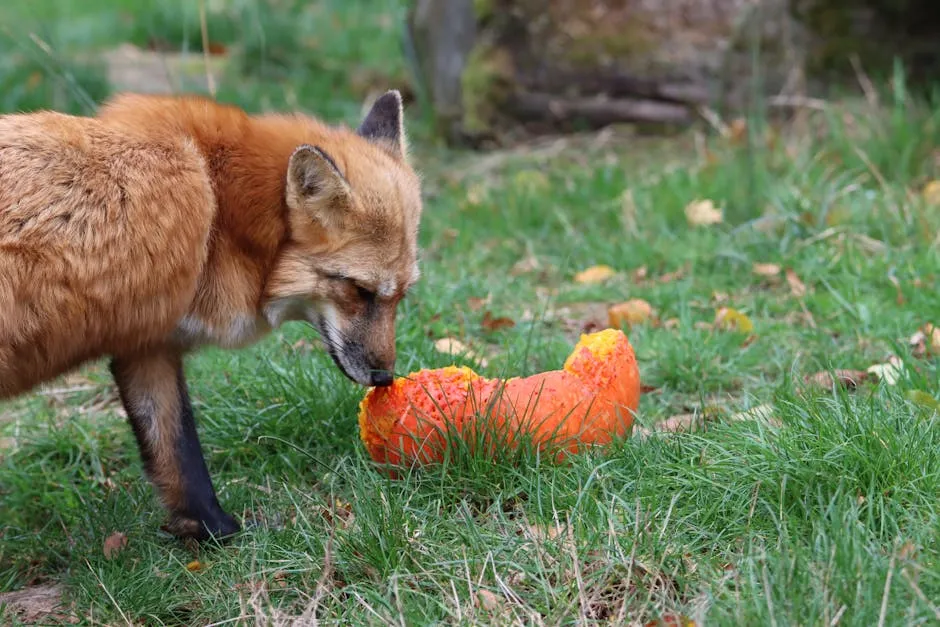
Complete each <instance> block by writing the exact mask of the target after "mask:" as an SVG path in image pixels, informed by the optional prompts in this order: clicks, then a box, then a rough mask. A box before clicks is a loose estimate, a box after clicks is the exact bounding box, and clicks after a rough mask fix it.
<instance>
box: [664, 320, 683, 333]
mask: <svg viewBox="0 0 940 627" xmlns="http://www.w3.org/2000/svg"><path fill="white" fill-rule="evenodd" d="M663 328H664V329H670V330H671V329H678V328H679V319H678V318H669V319H668V320H666V321H665V322H663Z"/></svg>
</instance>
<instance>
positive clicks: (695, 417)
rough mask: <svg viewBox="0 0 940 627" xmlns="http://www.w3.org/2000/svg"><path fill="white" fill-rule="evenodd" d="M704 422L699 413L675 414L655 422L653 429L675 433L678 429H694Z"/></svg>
mask: <svg viewBox="0 0 940 627" xmlns="http://www.w3.org/2000/svg"><path fill="white" fill-rule="evenodd" d="M703 423H704V418H703V416H702V415H701V414H676V415H675V416H670V417H669V418H667V419H665V420H661V421H660V422H657V423H656V425H655V426H654V427H653V430H654V431H666V432H669V433H676V432H678V431H695V430H696V428H698V427H701V425H702V424H703Z"/></svg>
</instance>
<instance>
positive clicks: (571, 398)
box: [359, 329, 640, 466]
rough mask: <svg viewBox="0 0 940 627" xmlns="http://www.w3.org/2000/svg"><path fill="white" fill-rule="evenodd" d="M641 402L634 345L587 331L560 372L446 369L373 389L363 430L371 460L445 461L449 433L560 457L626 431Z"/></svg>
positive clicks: (614, 333) (613, 334) (362, 408)
mask: <svg viewBox="0 0 940 627" xmlns="http://www.w3.org/2000/svg"><path fill="white" fill-rule="evenodd" d="M639 401H640V373H639V368H638V365H637V362H636V356H635V355H634V352H633V347H632V346H631V345H630V342H629V340H628V339H627V336H626V335H624V333H623V331H621V330H619V329H605V330H603V331H598V332H596V333H590V334H586V335H582V336H581V339H580V341H579V342H578V343H577V345H576V346H575V347H574V349H573V350H572V352H571V354H570V355H569V356H568V358H567V359H566V360H565V364H564V367H563V368H562V369H561V370H552V371H548V372H540V373H538V374H534V375H532V376H529V377H524V378H520V377H514V378H510V379H506V380H500V379H488V378H485V377H481V376H480V375H478V374H477V373H476V372H474V371H473V370H471V369H470V368H466V367H457V366H447V367H445V368H437V369H424V370H419V371H417V372H413V373H411V374H409V375H408V376H406V377H400V378H397V379H396V380H395V381H394V382H393V383H392V385H390V386H388V387H383V388H371V389H370V390H369V391H368V392H367V393H366V395H365V396H364V397H363V399H362V401H361V402H360V404H359V433H360V437H361V439H362V441H363V444H364V445H365V447H366V450H367V451H368V453H369V456H370V457H371V458H372V459H373V460H375V461H376V462H379V463H381V464H389V465H392V466H398V465H411V464H415V463H417V464H427V463H433V462H440V461H442V459H443V455H444V451H445V447H446V444H447V442H448V432H450V433H452V434H456V435H458V437H461V438H463V439H464V441H466V442H468V443H477V444H478V443H480V442H481V441H482V442H484V443H490V442H491V439H490V435H489V434H495V435H498V437H499V439H500V442H501V443H502V444H504V445H509V446H513V445H515V444H516V443H517V441H518V440H517V438H519V437H520V436H523V435H524V436H525V437H526V438H527V439H529V441H530V442H532V443H533V444H535V445H538V446H539V448H540V449H541V450H543V451H546V452H551V453H553V454H554V455H555V456H556V457H557V458H563V457H564V455H565V454H567V453H577V452H578V451H580V450H583V449H584V448H586V447H590V446H599V445H604V444H607V443H609V442H610V441H611V440H612V439H613V438H614V437H620V436H623V435H625V434H626V433H627V431H628V430H629V429H630V427H631V426H632V425H633V414H634V412H636V410H637V407H638V406H639ZM484 422H485V426H484V425H481V423H484ZM476 428H480V431H479V432H476V431H475V429H476ZM480 436H482V438H481V437H480Z"/></svg>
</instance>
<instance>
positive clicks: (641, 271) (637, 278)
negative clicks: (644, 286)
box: [630, 266, 649, 283]
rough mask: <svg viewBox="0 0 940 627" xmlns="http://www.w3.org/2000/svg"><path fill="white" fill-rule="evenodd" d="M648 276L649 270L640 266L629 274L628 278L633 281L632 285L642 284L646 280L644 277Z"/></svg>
mask: <svg viewBox="0 0 940 627" xmlns="http://www.w3.org/2000/svg"><path fill="white" fill-rule="evenodd" d="M648 275H649V268H647V267H646V266H640V267H639V268H637V269H636V270H634V271H633V274H631V275H630V276H631V278H632V279H633V282H634V283H642V282H643V281H645V280H646V277H647V276H648Z"/></svg>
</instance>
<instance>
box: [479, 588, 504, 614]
mask: <svg viewBox="0 0 940 627" xmlns="http://www.w3.org/2000/svg"><path fill="white" fill-rule="evenodd" d="M477 599H479V601H480V607H482V608H483V609H484V610H486V611H488V612H495V611H496V610H498V609H499V608H500V607H501V606H502V601H500V598H499V596H497V595H496V593H495V592H490V591H489V590H477Z"/></svg>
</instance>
